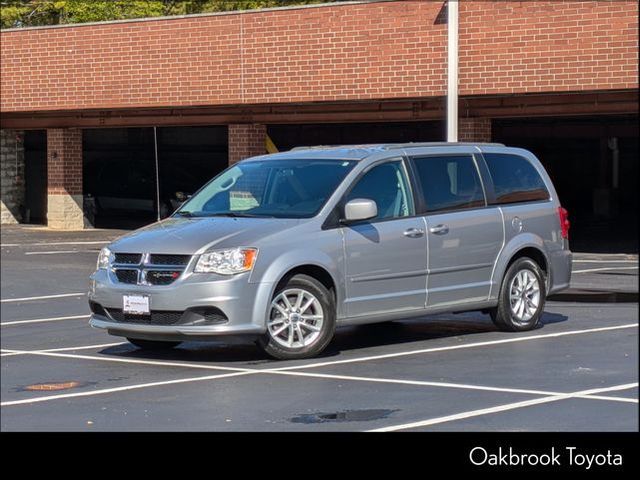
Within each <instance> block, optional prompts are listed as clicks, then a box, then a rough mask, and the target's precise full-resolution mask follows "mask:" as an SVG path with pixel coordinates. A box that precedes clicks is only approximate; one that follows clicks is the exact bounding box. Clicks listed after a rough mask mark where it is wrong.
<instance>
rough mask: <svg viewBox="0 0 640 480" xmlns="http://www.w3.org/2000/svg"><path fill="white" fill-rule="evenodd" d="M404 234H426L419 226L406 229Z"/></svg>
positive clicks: (414, 235) (417, 235)
mask: <svg viewBox="0 0 640 480" xmlns="http://www.w3.org/2000/svg"><path fill="white" fill-rule="evenodd" d="M403 235H404V236H405V237H409V238H418V237H421V236H423V235H424V230H420V229H419V228H409V229H407V230H405V231H404V233H403Z"/></svg>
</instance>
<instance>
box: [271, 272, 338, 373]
mask: <svg viewBox="0 0 640 480" xmlns="http://www.w3.org/2000/svg"><path fill="white" fill-rule="evenodd" d="M300 295H302V298H301V299H300V300H298V299H299V298H300ZM286 301H288V302H289V305H290V306H291V308H289V306H287V304H286ZM276 304H277V305H278V307H279V308H278V307H276V306H275V305H276ZM296 307H298V308H296ZM305 307H306V308H305ZM266 325H267V331H266V333H265V334H264V335H263V336H261V337H260V338H259V339H258V345H259V346H260V347H261V348H262V349H263V350H264V351H265V352H266V353H267V354H268V355H270V356H271V357H273V358H277V359H279V360H293V359H300V358H309V357H313V356H316V355H318V354H319V353H320V352H322V351H323V350H324V349H325V348H326V347H327V345H328V344H329V342H330V341H331V340H332V338H333V334H334V332H335V329H336V308H335V301H334V297H333V295H332V294H331V292H329V290H327V288H326V287H325V286H324V285H323V284H322V283H320V282H319V281H318V280H316V279H315V278H313V277H310V276H308V275H295V276H293V277H291V278H289V279H288V280H286V281H284V282H281V286H280V287H279V288H278V289H277V290H276V292H275V294H274V296H273V299H272V302H271V305H270V307H269V312H268V313H267V319H266ZM316 329H317V330H316ZM300 334H302V337H301V335H300Z"/></svg>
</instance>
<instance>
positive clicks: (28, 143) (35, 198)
mask: <svg viewBox="0 0 640 480" xmlns="http://www.w3.org/2000/svg"><path fill="white" fill-rule="evenodd" d="M24 177H25V185H24V187H25V191H24V212H23V217H22V218H23V223H36V224H42V225H44V224H46V223H47V131H46V130H26V131H25V133H24Z"/></svg>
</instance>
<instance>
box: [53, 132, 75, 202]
mask: <svg viewBox="0 0 640 480" xmlns="http://www.w3.org/2000/svg"><path fill="white" fill-rule="evenodd" d="M47 191H48V193H49V194H50V195H51V194H69V195H78V194H80V195H81V194H82V131H81V130H80V129H77V128H52V129H49V130H47Z"/></svg>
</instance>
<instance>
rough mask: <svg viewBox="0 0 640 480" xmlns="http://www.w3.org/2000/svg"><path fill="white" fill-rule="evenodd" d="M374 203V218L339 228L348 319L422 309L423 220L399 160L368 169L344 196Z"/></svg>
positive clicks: (425, 260)
mask: <svg viewBox="0 0 640 480" xmlns="http://www.w3.org/2000/svg"><path fill="white" fill-rule="evenodd" d="M355 198H367V199H371V200H374V201H375V202H376V205H377V207H378V216H377V217H375V218H373V219H370V220H367V221H363V222H358V223H354V224H351V225H347V226H344V227H342V228H341V230H342V235H343V238H344V251H345V260H346V297H347V298H346V302H345V303H346V307H347V315H348V316H349V317H357V316H361V315H371V314H377V313H385V312H399V311H403V310H407V311H408V310H416V309H423V308H425V303H426V275H427V243H426V242H427V240H426V236H425V231H426V227H425V221H424V219H423V218H422V217H416V216H415V205H414V201H413V194H412V191H411V186H410V183H409V181H408V177H407V170H406V168H405V165H404V163H403V161H402V160H394V161H387V162H385V163H382V164H378V165H375V166H373V167H372V168H371V169H370V170H368V171H367V172H366V173H365V174H364V175H363V176H362V177H360V179H359V180H356V183H355V185H354V187H353V188H352V189H351V191H350V192H349V193H347V195H346V198H345V203H346V202H348V201H349V200H353V199H355Z"/></svg>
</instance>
